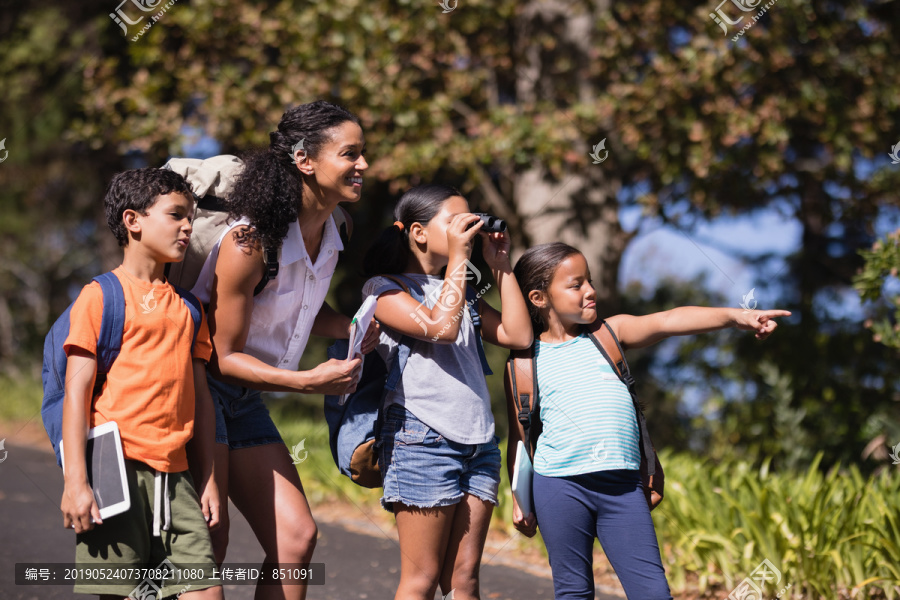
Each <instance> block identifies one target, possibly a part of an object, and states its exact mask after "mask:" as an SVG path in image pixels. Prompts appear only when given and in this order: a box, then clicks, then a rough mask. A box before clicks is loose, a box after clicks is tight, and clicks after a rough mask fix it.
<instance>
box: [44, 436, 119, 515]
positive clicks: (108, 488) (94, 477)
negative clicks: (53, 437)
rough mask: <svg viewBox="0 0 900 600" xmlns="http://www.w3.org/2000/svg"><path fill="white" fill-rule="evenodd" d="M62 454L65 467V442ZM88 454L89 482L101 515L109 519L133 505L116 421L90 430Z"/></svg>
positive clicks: (60, 450)
mask: <svg viewBox="0 0 900 600" xmlns="http://www.w3.org/2000/svg"><path fill="white" fill-rule="evenodd" d="M59 453H60V456H61V457H62V460H63V467H64V468H65V464H66V458H65V454H64V451H63V444H62V441H60V443H59ZM86 454H87V476H88V482H89V483H90V484H91V489H92V490H93V492H94V499H95V500H96V501H97V508H99V509H100V518H101V519H106V518H107V517H112V516H114V515H118V514H121V513H123V512H125V511H126V510H128V509H129V508H131V498H130V497H129V495H128V478H127V476H126V474H125V455H124V454H123V453H122V438H121V437H120V436H119V426H118V425H116V423H115V421H110V422H108V423H104V424H103V425H98V426H97V427H94V428H93V429H91V430H90V431H88V436H87V447H86Z"/></svg>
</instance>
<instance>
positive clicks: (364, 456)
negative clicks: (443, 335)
mask: <svg viewBox="0 0 900 600" xmlns="http://www.w3.org/2000/svg"><path fill="white" fill-rule="evenodd" d="M385 277H386V278H387V279H390V280H392V281H393V282H395V283H396V284H398V285H399V286H400V287H401V288H403V290H404V291H406V292H407V293H408V294H409V295H410V296H412V297H413V299H415V300H416V301H417V302H424V301H425V293H424V292H423V291H422V288H421V287H420V286H419V284H418V283H416V282H415V281H413V280H412V279H409V278H408V277H404V276H403V275H397V276H385ZM388 289H391V286H385V287H383V288H381V289H378V290H376V292H375V296H376V297H377V296H380V295H381V294H383V293H384V292H386V291H387V290H388ZM466 302H467V303H468V306H469V314H470V315H471V316H472V323H473V324H474V325H475V332H476V334H478V340H477V344H476V346H477V348H478V356H479V358H480V359H481V367H482V369H483V370H484V373H485V375H490V374H491V368H490V366H489V365H488V362H487V359H486V358H485V356H484V347H483V346H482V343H481V315H480V314H479V313H478V299H477V298H476V295H475V290H474V289H473V288H471V287H467V288H466ZM415 342H416V340H415V339H414V338H411V337H409V336H406V335H404V336H403V337H402V338H401V339H400V343H399V344H397V346H396V347H395V348H394V349H393V351H392V353H391V360H390V363H391V365H392V366H391V370H390V372H388V370H387V366H386V365H385V362H384V360H383V359H382V358H381V356H380V355H379V354H378V353H377V352H370V353H369V354H367V355H366V358H365V360H364V361H363V370H362V375H360V379H359V384H358V385H357V386H356V391H355V392H353V393H352V394H350V395H349V396H348V397H347V400H346V401H345V402H344V404H341V403H340V399H341V397H340V396H325V421H326V422H327V423H328V439H329V444H330V445H331V455H332V457H333V458H334V462H335V464H336V465H337V467H338V469H339V470H340V472H341V473H343V474H344V475H346V476H347V477H349V478H350V480H351V481H353V482H354V483H356V484H358V485H361V486H362V487H366V488H377V487H381V470H380V469H379V467H378V444H379V437H380V434H381V424H382V420H383V416H384V415H383V409H384V400H385V398H386V397H387V395H388V393H390V392H391V391H393V390H394V389H395V388H396V387H397V384H398V383H399V382H400V376H401V375H402V374H403V368H404V367H405V366H406V361H407V359H408V358H409V353H410V351H411V350H412V345H413V344H414V343H415ZM348 351H349V340H337V341H336V342H335V343H334V344H332V345H331V346H329V348H328V358H337V359H345V358H346V357H347V352H348Z"/></svg>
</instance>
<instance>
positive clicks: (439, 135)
mask: <svg viewBox="0 0 900 600" xmlns="http://www.w3.org/2000/svg"><path fill="white" fill-rule="evenodd" d="M739 1H740V0H735V1H734V3H733V4H729V5H728V6H727V7H723V6H724V5H722V4H720V5H719V6H718V7H715V6H712V5H710V6H706V5H697V4H696V3H693V2H687V1H677V2H667V3H663V2H661V1H659V0H651V1H650V2H646V3H641V4H629V3H609V2H605V1H598V2H588V1H583V0H577V1H573V2H559V1H552V0H546V1H543V0H529V1H524V2H523V1H519V2H514V1H512V0H499V1H491V2H488V1H486V0H471V1H467V2H464V3H462V4H461V5H459V6H458V7H457V8H456V9H455V10H453V11H452V12H450V13H442V12H441V9H440V7H438V6H437V5H436V4H435V5H430V4H428V3H412V2H410V1H409V0H405V1H388V0H371V1H367V2H362V1H361V0H344V1H343V2H341V3H340V4H338V5H334V3H318V2H309V3H304V4H302V5H295V3H293V2H287V1H284V0H270V1H267V2H257V3H241V2H236V1H234V0H206V1H200V0H198V1H197V2H193V3H191V4H178V3H175V4H171V3H166V4H162V3H161V1H159V0H158V1H157V2H156V3H155V4H153V10H154V11H155V12H153V11H151V12H142V9H141V8H140V7H139V6H138V4H137V3H130V4H125V5H120V8H121V11H122V12H121V13H117V14H119V16H120V17H121V16H122V15H123V14H124V15H125V16H127V17H128V18H127V20H123V22H122V28H123V29H124V30H125V32H126V36H123V35H122V30H121V29H120V25H119V24H117V23H115V22H114V21H113V19H110V18H109V16H108V7H107V8H103V9H101V8H100V7H99V5H94V4H90V5H87V6H85V7H83V8H82V7H79V8H71V9H67V12H65V13H63V14H65V15H66V16H67V18H68V19H69V21H68V22H69V23H70V27H69V28H68V29H62V30H60V31H59V32H58V34H57V35H59V36H61V38H62V39H64V40H66V42H65V44H63V45H67V46H70V47H72V48H75V47H77V48H78V49H79V53H78V55H77V56H73V57H72V58H71V60H70V62H69V63H64V64H68V65H71V66H73V67H75V68H76V69H77V72H78V73H79V75H80V76H81V77H82V78H83V79H82V80H81V81H80V82H79V84H80V85H79V86H78V89H77V90H72V91H71V92H70V95H69V96H68V97H67V98H65V100H71V101H72V103H73V104H74V106H75V107H76V108H71V106H70V110H69V112H67V113H66V118H65V119H64V120H63V121H62V122H60V123H59V128H58V129H59V131H60V132H66V134H67V135H68V136H69V139H71V140H73V143H75V142H77V143H80V144H82V145H83V146H84V147H89V148H91V149H92V150H93V151H95V152H101V151H104V150H106V151H108V152H109V151H113V150H114V151H115V155H116V156H118V157H121V156H124V155H126V154H127V153H129V152H138V153H140V155H141V156H142V157H143V158H144V159H146V160H147V161H148V162H149V163H150V164H161V163H162V162H163V160H164V159H165V158H166V156H167V155H168V154H170V153H178V152H180V148H181V145H182V142H183V137H184V131H185V126H192V127H197V128H200V129H202V130H204V131H206V132H207V133H209V134H210V135H212V136H214V137H215V138H216V139H218V140H220V141H221V142H222V144H223V149H224V150H225V151H228V152H237V151H243V150H245V149H247V148H248V147H250V146H253V145H264V144H265V143H266V142H267V132H268V131H270V130H271V129H272V128H273V127H274V125H275V124H276V123H277V121H278V119H279V118H280V116H281V113H282V111H283V110H284V108H285V107H287V106H288V105H292V104H296V103H300V102H305V101H309V100H312V99H314V98H330V99H334V100H336V101H338V102H340V103H342V104H344V105H346V106H348V107H350V108H351V109H352V110H353V111H355V112H357V113H358V114H359V115H360V117H361V119H362V122H363V126H364V129H365V131H366V135H367V139H368V141H369V145H370V154H369V156H370V158H372V159H373V160H372V163H373V167H372V170H371V171H370V175H371V177H370V178H369V180H370V181H371V180H373V179H374V180H375V181H376V183H375V185H374V186H370V185H369V184H368V183H367V191H368V190H372V189H373V188H374V190H375V193H367V195H366V200H365V201H364V202H363V203H361V204H360V205H359V206H356V207H354V212H355V215H356V217H357V220H358V221H359V222H364V223H367V224H373V225H374V224H378V223H382V224H385V225H386V224H387V222H388V211H387V210H386V208H387V205H389V204H390V203H391V202H392V200H393V198H394V197H395V195H396V194H397V192H399V191H400V190H402V189H404V188H405V187H406V186H408V185H410V184H413V183H417V182H421V181H429V180H433V179H438V180H441V181H445V182H448V183H455V184H457V185H458V186H459V187H461V189H462V190H463V192H464V193H465V194H466V195H467V196H468V197H469V198H470V200H471V202H472V204H473V205H475V206H477V207H480V208H482V209H487V210H491V211H493V212H495V213H498V214H499V215H500V216H502V217H504V218H506V219H507V220H508V221H509V222H510V225H511V230H512V232H513V234H514V236H515V241H516V243H517V246H518V247H519V248H522V247H524V246H526V245H529V244H534V243H540V242H544V241H549V240H555V239H563V240H566V241H569V242H570V243H573V245H576V246H578V247H579V248H581V249H582V250H583V251H584V252H585V253H586V255H587V256H588V258H589V261H590V263H591V265H592V267H593V274H594V279H595V283H596V284H597V287H598V289H599V291H600V298H599V303H598V305H599V306H600V307H601V310H602V311H603V312H604V313H607V314H608V313H611V312H614V311H616V310H618V309H619V308H620V306H621V302H620V299H619V297H618V290H619V285H618V284H619V282H618V271H619V262H620V260H621V256H622V252H623V251H624V249H625V248H626V247H627V245H628V242H629V241H630V239H631V237H632V235H633V234H632V233H629V232H626V231H624V230H623V229H622V227H621V225H620V223H619V219H618V211H619V209H620V208H621V207H622V206H640V207H642V208H643V210H644V211H645V213H646V214H647V215H654V216H660V217H662V218H663V219H664V220H665V221H666V222H669V223H672V224H674V225H676V226H678V227H679V228H681V229H682V230H683V231H685V232H686V234H688V235H690V234H691V232H692V228H693V225H694V224H696V223H698V222H701V221H703V220H707V219H713V218H715V217H716V216H718V215H721V214H741V213H748V212H752V211H754V210H760V209H769V210H778V211H780V212H781V213H782V214H783V215H784V216H785V218H789V219H796V220H798V222H800V223H801V224H802V228H803V240H802V247H801V249H800V250H799V251H798V252H797V254H796V255H795V256H793V257H791V261H790V263H789V264H790V266H789V270H788V271H787V272H785V273H784V274H783V275H782V274H775V275H772V276H771V283H772V284H774V283H776V282H777V283H779V284H780V285H781V286H782V287H783V288H784V289H785V290H786V292H785V294H784V295H783V297H782V298H780V300H781V301H782V302H781V304H782V305H783V306H785V307H787V308H792V309H794V310H795V311H796V312H797V314H798V316H797V318H796V323H794V324H792V326H791V327H789V328H788V327H785V329H784V331H785V332H786V334H785V335H781V336H777V338H773V340H771V341H770V343H768V344H767V345H766V347H765V348H766V354H767V358H768V360H769V361H770V362H771V363H772V364H775V365H777V366H778V369H779V373H780V374H781V375H779V376H778V377H776V378H775V379H772V380H771V381H773V382H777V381H788V382H789V387H790V390H789V391H790V392H791V394H790V397H789V398H788V396H786V395H784V394H782V395H780V396H779V397H780V398H782V399H783V400H782V402H785V403H787V407H788V408H789V409H790V411H793V412H791V414H794V415H802V418H800V420H799V422H798V426H799V427H801V428H802V429H804V431H806V432H807V433H809V434H810V435H812V436H813V438H812V440H813V441H814V442H815V443H817V444H818V443H823V444H824V445H825V446H826V447H827V452H828V453H827V455H826V456H827V457H828V459H829V460H831V459H835V458H838V457H849V456H854V457H855V456H856V455H857V454H858V452H857V450H858V447H859V446H860V445H861V444H863V443H864V442H865V440H864V439H863V437H864V436H865V435H868V433H867V427H868V428H869V429H871V425H867V423H869V420H868V419H869V415H871V414H873V413H877V414H879V415H883V414H885V411H888V410H889V409H890V407H891V406H892V404H891V402H892V400H891V398H892V395H893V394H894V393H895V392H896V390H897V379H896V376H894V375H893V374H892V370H891V369H890V367H891V363H890V360H889V357H888V356H886V355H885V354H883V353H880V351H879V350H878V348H876V347H874V346H873V345H871V344H868V343H867V342H866V340H864V339H863V338H861V337H860V336H859V333H858V332H857V331H856V329H855V325H854V324H845V323H840V322H837V321H835V320H834V319H831V318H830V317H829V316H828V315H827V314H824V313H823V312H822V311H821V310H820V308H819V307H820V305H821V304H823V302H822V299H823V297H824V296H826V295H827V294H829V293H832V292H833V291H834V290H840V289H843V288H846V287H847V286H849V284H850V278H851V277H852V274H853V273H854V272H855V270H856V268H857V267H858V266H859V264H860V259H859V257H858V255H857V250H858V249H860V248H862V247H865V246H867V245H869V244H870V243H871V241H872V239H871V238H872V230H871V226H870V223H871V221H872V219H873V218H874V217H875V216H876V215H877V214H878V211H879V209H880V208H881V207H883V206H885V205H887V204H890V203H892V202H895V200H893V197H892V196H891V192H892V190H894V189H896V188H897V184H898V180H897V177H898V176H897V175H896V174H893V173H890V172H888V173H885V174H883V176H877V177H868V176H864V173H865V172H866V171H867V169H866V168H865V167H866V166H867V165H869V164H870V163H871V161H872V159H873V157H875V156H878V155H880V154H882V153H883V152H884V149H885V147H886V146H887V145H888V141H887V139H888V137H890V136H891V135H893V134H892V133H891V131H892V128H894V127H895V126H896V122H897V117H898V114H900V111H898V104H897V99H896V93H895V85H894V82H896V81H897V80H898V67H897V66H896V64H895V63H894V62H893V61H889V60H884V59H885V57H886V56H887V52H888V50H889V48H891V47H892V43H893V40H895V39H896V33H897V31H896V30H897V25H898V20H897V18H896V14H895V13H894V12H893V11H894V9H893V8H892V5H891V4H882V3H875V2H862V1H861V2H856V3H855V4H852V5H849V6H845V5H838V4H835V3H831V2H826V1H824V0H810V1H808V2H805V3H801V4H773V3H772V2H770V3H769V4H772V6H771V7H769V8H768V9H767V12H761V11H762V10H763V9H762V8H761V5H760V2H759V0H756V1H755V2H754V1H753V0H747V1H746V2H744V3H743V4H742V6H743V7H744V8H747V7H749V6H751V5H753V4H756V12H747V11H743V10H739V7H737V5H738V3H739ZM150 4H151V3H150V2H146V3H144V6H148V5H150ZM170 4H171V5H170ZM50 5H51V6H54V5H55V4H54V3H53V2H51V3H50ZM720 10H721V11H723V12H719V11H720ZM92 11H95V12H92ZM710 13H714V14H719V15H721V14H723V13H724V14H727V15H728V16H729V21H738V20H739V19H738V17H740V23H739V24H738V25H737V26H733V27H731V28H730V29H729V27H727V26H726V27H725V29H726V32H727V35H726V37H724V38H723V37H721V31H720V29H719V25H718V24H717V23H716V22H715V21H714V20H713V19H711V18H710ZM16 15H17V16H16V18H15V19H13V25H12V26H11V27H12V28H13V30H14V31H16V32H17V35H19V37H20V38H22V37H27V36H28V35H30V34H32V33H33V32H34V31H36V30H37V28H38V26H39V25H38V21H39V19H38V18H37V17H36V16H34V15H37V13H36V12H34V11H27V10H24V9H22V10H19V11H18V12H17V13H16ZM29 15H32V16H30V17H29ZM29 19H30V20H29ZM154 19H156V20H154ZM754 19H755V20H754ZM138 20H140V22H138V23H137V24H135V25H127V22H136V21H138ZM751 23H752V27H751V28H750V29H746V30H745V32H744V33H742V34H740V35H739V34H738V31H739V27H741V26H744V25H750V24H751ZM41 26H43V25H41ZM148 27H149V28H148ZM132 40H133V41H132ZM733 40H736V41H733ZM45 60H46V62H47V63H48V64H52V65H55V66H58V65H59V62H60V61H58V60H57V59H56V58H55V57H46V59H45ZM30 89H35V90H41V91H46V90H44V89H42V88H41V87H40V86H38V85H37V84H32V85H31V88H30ZM61 101H62V100H61ZM67 106H69V105H68V104H67ZM592 155H593V158H592ZM374 229H376V227H372V228H371V229H369V228H366V229H362V228H358V229H357V232H358V233H357V236H356V238H355V240H354V244H360V246H357V248H361V247H364V245H365V243H366V242H367V241H368V239H367V238H370V237H371V236H372V235H374ZM341 284H343V285H342V287H340V288H339V290H345V291H344V292H343V293H342V294H341V299H342V302H343V303H345V304H346V305H347V306H345V309H346V308H347V307H349V306H353V305H355V304H356V302H358V295H357V294H355V293H354V290H358V289H359V286H358V284H359V279H358V277H356V276H355V275H354V274H353V273H352V269H350V270H348V272H346V273H344V274H343V277H342V278H341ZM758 289H760V290H761V291H764V292H766V291H767V290H772V289H775V286H774V285H771V286H769V285H767V284H766V282H761V284H760V286H758ZM745 291H746V290H743V291H741V293H743V292H745ZM767 293H771V292H767ZM701 300H702V298H701ZM774 300H775V298H769V297H767V298H765V302H766V304H767V305H771V304H774ZM787 332H790V333H787ZM822 332H827V333H829V334H831V335H823V334H822ZM798 347H803V348H806V349H808V355H807V356H803V355H801V354H799V353H798V352H797V348H798ZM722 352H723V356H721V357H720V358H719V360H718V361H712V362H710V360H709V356H704V355H702V353H700V355H698V354H697V353H696V352H695V353H693V354H691V355H690V356H682V357H681V359H682V360H683V359H686V358H690V359H691V360H696V361H698V365H699V366H698V367H697V369H698V371H697V372H698V373H703V374H704V375H706V374H709V373H713V372H715V373H717V374H718V375H717V376H718V377H719V378H720V379H721V385H719V384H718V383H716V385H718V386H719V387H718V388H717V389H720V390H727V388H729V387H730V388H734V382H738V384H739V388H740V390H741V391H739V392H738V393H734V392H733V391H732V392H730V393H726V394H725V396H724V397H725V398H727V399H732V400H733V399H734V398H738V399H741V400H749V399H752V400H753V401H752V402H745V403H736V402H727V403H726V404H725V405H724V407H723V409H722V410H724V411H726V412H727V411H735V413H734V414H735V415H737V414H740V415H745V414H746V415H747V416H750V417H752V418H753V419H754V421H753V422H754V423H756V424H760V423H765V419H766V418H767V415H770V414H771V408H772V406H773V405H772V402H774V400H773V401H771V402H769V404H768V405H767V404H766V402H762V401H759V399H758V398H756V397H755V396H754V395H753V392H754V390H759V389H768V388H767V387H766V386H770V387H771V385H774V383H773V384H771V385H770V384H767V383H766V381H767V380H766V376H764V375H763V374H761V373H759V372H758V369H755V368H753V365H754V364H755V363H757V362H758V354H759V350H758V347H757V346H752V345H749V344H748V343H746V341H745V340H737V341H735V343H734V344H733V345H732V346H726V347H724V348H723V349H722ZM809 355H811V356H814V357H816V360H809V358H808V356H809ZM726 361H727V362H728V365H729V368H728V369H723V368H722V363H723V362H726ZM860 373H863V374H864V375H865V379H864V380H862V381H860V379H859V378H858V375H859V374H860ZM785 377H786V378H787V379H784V378H785ZM711 381H712V380H711ZM729 382H731V383H729ZM870 382H877V384H873V383H870ZM717 393H718V392H714V393H713V394H712V395H715V394H717ZM767 406H768V408H767ZM862 406H865V407H866V408H865V410H862V409H861V408H860V407H862ZM745 411H749V412H746V413H745ZM792 418H793V417H792ZM735 419H736V421H735V422H740V418H738V417H735ZM788 420H790V419H788ZM795 420H796V419H795ZM758 429H759V431H758V432H757V433H752V432H751V431H747V432H744V433H742V434H741V435H742V437H741V440H742V442H746V443H747V444H748V446H747V447H750V446H753V445H754V444H757V442H759V441H760V440H762V439H763V438H764V437H765V436H766V431H765V428H764V427H759V428H758ZM759 447H760V448H763V449H762V450H760V451H764V452H768V451H770V450H766V449H764V445H762V446H759ZM826 462H827V461H826Z"/></svg>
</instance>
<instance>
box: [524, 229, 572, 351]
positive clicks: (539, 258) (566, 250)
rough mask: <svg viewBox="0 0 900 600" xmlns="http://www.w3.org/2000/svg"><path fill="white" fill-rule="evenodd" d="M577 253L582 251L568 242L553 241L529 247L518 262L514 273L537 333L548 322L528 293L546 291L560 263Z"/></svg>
mask: <svg viewBox="0 0 900 600" xmlns="http://www.w3.org/2000/svg"><path fill="white" fill-rule="evenodd" d="M575 254H581V252H580V251H579V250H578V249H577V248H573V247H572V246H570V245H568V244H564V243H562V242H551V243H549V244H540V245H538V246H534V247H532V248H529V249H528V250H526V251H525V253H524V254H523V255H522V257H521V258H520V259H519V260H518V262H516V266H515V267H514V268H513V274H514V275H515V276H516V281H518V282H519V287H520V288H521V289H522V295H523V296H524V297H525V304H527V305H528V315H529V316H530V317H531V325H532V327H533V328H534V332H535V334H540V333H541V332H542V331H543V330H544V329H545V327H546V323H544V319H543V317H542V316H541V310H540V309H539V308H538V307H537V306H535V305H534V304H533V303H532V302H531V299H530V298H528V294H530V293H531V292H532V291H533V290H538V291H539V292H546V291H547V288H549V287H550V282H551V281H553V275H555V274H556V269H557V268H558V267H559V264H560V263H561V262H563V261H564V260H566V259H567V258H569V257H570V256H573V255H575Z"/></svg>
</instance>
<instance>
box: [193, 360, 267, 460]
mask: <svg viewBox="0 0 900 600" xmlns="http://www.w3.org/2000/svg"><path fill="white" fill-rule="evenodd" d="M206 381H207V383H208V384H209V392H210V394H212V398H213V405H214V408H215V411H216V443H217V444H227V445H228V448H229V450H238V449H240V448H252V447H253V446H263V445H265V444H283V443H284V442H283V441H282V439H281V434H280V433H278V428H277V427H275V423H273V422H272V417H270V416H269V409H268V408H266V405H265V404H263V401H262V395H261V394H260V392H259V391H258V390H251V389H249V388H245V387H241V386H238V385H232V384H230V383H224V382H221V381H217V380H215V379H213V378H212V377H211V376H208V377H207V378H206Z"/></svg>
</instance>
